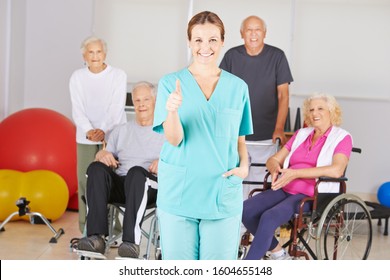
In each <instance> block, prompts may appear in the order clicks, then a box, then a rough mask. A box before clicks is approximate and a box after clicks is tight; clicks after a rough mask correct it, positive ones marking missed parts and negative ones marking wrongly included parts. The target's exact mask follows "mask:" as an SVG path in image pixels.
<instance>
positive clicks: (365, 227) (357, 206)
mask: <svg viewBox="0 0 390 280" xmlns="http://www.w3.org/2000/svg"><path fill="white" fill-rule="evenodd" d="M316 240H317V242H316V249H317V257H318V259H320V260H321V259H326V260H336V259H340V260H365V259H367V258H368V255H369V253H370V249H371V243H372V223H371V216H370V213H369V211H368V209H367V207H366V205H365V203H364V202H363V201H362V200H361V199H360V198H359V197H357V196H355V195H351V194H342V195H340V196H337V197H336V198H334V199H333V200H332V201H331V202H330V203H329V205H328V206H327V207H326V208H325V210H324V212H323V214H322V215H321V219H320V221H319V224H318V228H317V238H316Z"/></svg>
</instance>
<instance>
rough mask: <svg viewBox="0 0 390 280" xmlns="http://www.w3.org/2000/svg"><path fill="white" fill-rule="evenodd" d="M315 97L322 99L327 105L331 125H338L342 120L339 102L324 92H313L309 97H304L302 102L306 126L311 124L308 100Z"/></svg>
mask: <svg viewBox="0 0 390 280" xmlns="http://www.w3.org/2000/svg"><path fill="white" fill-rule="evenodd" d="M316 99H322V100H324V101H325V102H326V105H327V106H328V110H329V112H330V122H331V123H332V125H335V126H340V125H341V122H342V111H341V107H340V105H339V103H338V102H337V100H336V98H335V97H334V96H332V95H329V94H325V93H315V94H313V95H311V96H310V97H308V98H306V99H305V101H304V102H303V108H302V111H303V120H304V122H305V123H306V124H307V125H308V126H312V123H311V120H310V114H309V113H310V102H311V101H312V100H316Z"/></svg>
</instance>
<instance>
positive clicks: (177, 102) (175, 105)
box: [166, 80, 182, 112]
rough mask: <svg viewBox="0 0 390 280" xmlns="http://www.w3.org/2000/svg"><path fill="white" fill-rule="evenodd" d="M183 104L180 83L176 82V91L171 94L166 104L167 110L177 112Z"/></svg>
mask: <svg viewBox="0 0 390 280" xmlns="http://www.w3.org/2000/svg"><path fill="white" fill-rule="evenodd" d="M181 102H182V95H181V88H180V81H179V80H176V89H175V91H173V92H171V94H170V95H169V97H168V100H167V104H166V109H167V110H168V111H169V112H177V110H178V109H179V107H180V106H181Z"/></svg>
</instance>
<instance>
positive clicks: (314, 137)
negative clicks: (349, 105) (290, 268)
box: [243, 94, 352, 260]
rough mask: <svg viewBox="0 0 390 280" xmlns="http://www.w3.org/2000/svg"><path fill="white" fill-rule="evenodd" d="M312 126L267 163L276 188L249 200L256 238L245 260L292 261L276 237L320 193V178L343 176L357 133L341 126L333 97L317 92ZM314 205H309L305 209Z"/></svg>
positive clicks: (307, 115)
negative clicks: (311, 198)
mask: <svg viewBox="0 0 390 280" xmlns="http://www.w3.org/2000/svg"><path fill="white" fill-rule="evenodd" d="M303 114H304V121H305V123H306V124H307V126H308V127H305V128H302V129H300V130H298V131H297V132H296V133H295V134H294V135H293V137H292V138H291V139H290V140H289V141H288V143H286V145H285V146H284V147H283V148H282V149H281V150H279V151H278V152H277V153H276V154H275V155H274V156H272V157H270V158H269V159H268V160H267V163H266V166H267V169H268V171H269V173H270V174H271V178H272V179H271V188H270V189H267V190H265V191H263V192H261V193H259V194H258V195H255V196H252V197H250V198H248V199H247V200H245V201H244V210H243V224H244V225H245V227H246V228H247V229H248V230H249V232H250V233H251V234H253V236H254V239H253V241H252V244H251V246H250V249H249V251H248V253H247V255H246V256H245V259H247V260H259V259H261V258H263V257H264V256H265V254H266V252H267V251H271V254H270V258H271V259H291V257H290V256H289V254H288V253H287V252H286V251H285V250H284V249H283V248H282V246H281V245H280V244H279V241H278V240H277V239H276V237H275V230H276V229H277V228H278V227H279V226H281V225H283V224H285V223H287V222H288V221H289V220H290V219H291V218H292V217H293V216H294V214H295V213H298V212H297V211H298V208H299V204H300V203H301V200H302V199H303V198H305V197H312V196H313V195H314V191H315V186H316V178H318V177H321V176H327V177H334V178H338V177H341V176H343V174H344V171H345V169H346V167H347V164H348V161H349V157H350V154H351V150H352V137H351V135H350V134H349V133H348V132H347V131H345V130H344V129H342V128H340V127H339V125H340V123H341V109H340V106H339V105H338V103H337V101H336V99H335V98H334V97H332V96H330V95H325V94H316V95H313V96H311V97H309V98H307V99H306V100H305V102H304V105H303ZM310 207H311V205H310V204H305V205H304V208H305V209H304V210H305V211H306V210H310Z"/></svg>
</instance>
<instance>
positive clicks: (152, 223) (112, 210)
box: [106, 203, 161, 260]
mask: <svg viewBox="0 0 390 280" xmlns="http://www.w3.org/2000/svg"><path fill="white" fill-rule="evenodd" d="M108 208H109V214H108V225H109V227H108V236H107V238H106V248H109V247H111V246H113V245H114V244H116V243H118V242H119V240H121V239H122V232H120V233H117V234H116V233H115V232H114V228H115V223H116V217H117V215H121V216H122V217H123V216H124V213H125V208H124V205H123V204H120V203H110V204H108ZM156 211H157V209H156V205H155V204H153V205H148V206H147V207H146V212H145V215H144V217H143V223H142V224H143V227H142V228H141V234H142V236H143V237H145V238H146V239H147V242H146V252H145V254H144V255H143V259H144V260H149V259H150V258H151V254H152V248H154V259H155V260H161V249H160V237H159V231H158V222H157V215H156ZM146 222H148V223H146ZM146 224H149V227H148V228H147V225H146ZM141 243H142V240H141ZM141 248H142V247H141Z"/></svg>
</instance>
